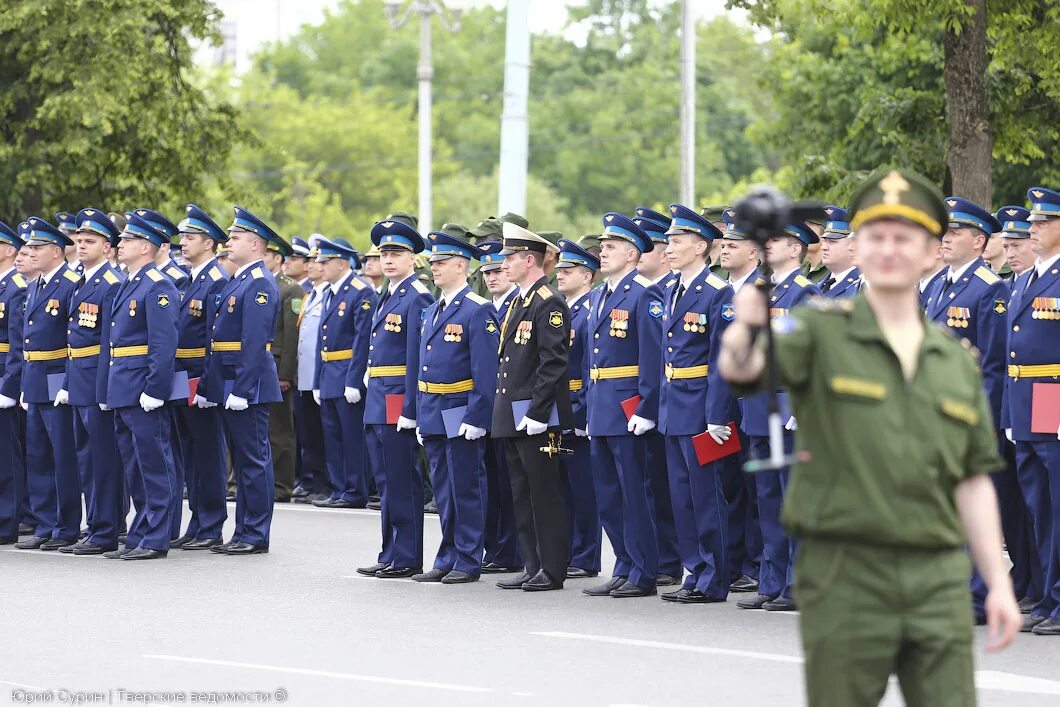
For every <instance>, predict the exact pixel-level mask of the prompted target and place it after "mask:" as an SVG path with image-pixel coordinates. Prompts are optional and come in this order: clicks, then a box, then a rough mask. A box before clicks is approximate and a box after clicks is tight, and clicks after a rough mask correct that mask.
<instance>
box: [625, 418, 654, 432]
mask: <svg viewBox="0 0 1060 707" xmlns="http://www.w3.org/2000/svg"><path fill="white" fill-rule="evenodd" d="M654 429H655V423H654V422H652V421H651V420H646V419H644V418H643V417H641V416H640V415H634V416H633V417H631V418H629V424H627V425H626V431H627V432H632V433H633V434H635V435H637V436H638V437H639V436H641V435H642V434H644V433H645V432H651V431H652V430H654Z"/></svg>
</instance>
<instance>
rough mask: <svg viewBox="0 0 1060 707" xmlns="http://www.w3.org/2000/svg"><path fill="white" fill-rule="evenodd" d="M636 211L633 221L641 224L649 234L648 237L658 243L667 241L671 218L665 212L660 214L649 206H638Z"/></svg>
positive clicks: (642, 228)
mask: <svg viewBox="0 0 1060 707" xmlns="http://www.w3.org/2000/svg"><path fill="white" fill-rule="evenodd" d="M635 213H636V216H634V217H633V223H635V224H637V225H638V226H640V227H641V230H643V231H644V232H645V233H647V234H648V238H650V239H652V240H653V241H655V242H656V243H664V244H665V243H666V242H667V238H666V232H667V231H668V230H669V229H670V219H669V218H667V217H666V215H665V214H660V213H659V212H658V211H655V210H654V209H649V208H648V207H647V206H638V207H637V208H636V211H635Z"/></svg>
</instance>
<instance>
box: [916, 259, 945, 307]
mask: <svg viewBox="0 0 1060 707" xmlns="http://www.w3.org/2000/svg"><path fill="white" fill-rule="evenodd" d="M946 272H947V269H946V268H942V270H939V271H938V272H937V273H935V274H934V275H932V276H931V279H930V280H928V284H927V287H925V288H924V291H923V292H921V293H920V308H921V309H922V310H924V311H925V312H926V311H927V307H928V298H929V297H931V291H932V289H934V287H935V283H937V282H938V281H939V280H941V279H942V278H944V277H946Z"/></svg>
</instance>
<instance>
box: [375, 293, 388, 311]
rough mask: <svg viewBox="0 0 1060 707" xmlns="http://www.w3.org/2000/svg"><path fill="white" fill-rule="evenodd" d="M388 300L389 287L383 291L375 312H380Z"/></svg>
mask: <svg viewBox="0 0 1060 707" xmlns="http://www.w3.org/2000/svg"><path fill="white" fill-rule="evenodd" d="M388 299H390V288H389V287H388V288H387V289H386V290H384V291H383V296H382V297H380V298H379V306H378V307H376V310H375V311H377V312H378V311H380V310H382V309H383V305H384V304H386V301H387V300H388Z"/></svg>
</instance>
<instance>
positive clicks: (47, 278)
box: [43, 261, 66, 285]
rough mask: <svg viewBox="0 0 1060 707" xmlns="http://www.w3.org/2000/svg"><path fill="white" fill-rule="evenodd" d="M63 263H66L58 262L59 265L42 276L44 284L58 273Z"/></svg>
mask: <svg viewBox="0 0 1060 707" xmlns="http://www.w3.org/2000/svg"><path fill="white" fill-rule="evenodd" d="M64 265H66V261H63V262H61V263H59V267H57V268H55V269H54V270H52V271H51V272H50V273H48V274H47V275H45V276H44V278H43V281H44V284H45V285H47V284H48V283H49V282H51V281H52V278H53V277H55V276H56V275H58V274H59V271H60V270H62V269H63V266H64Z"/></svg>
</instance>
